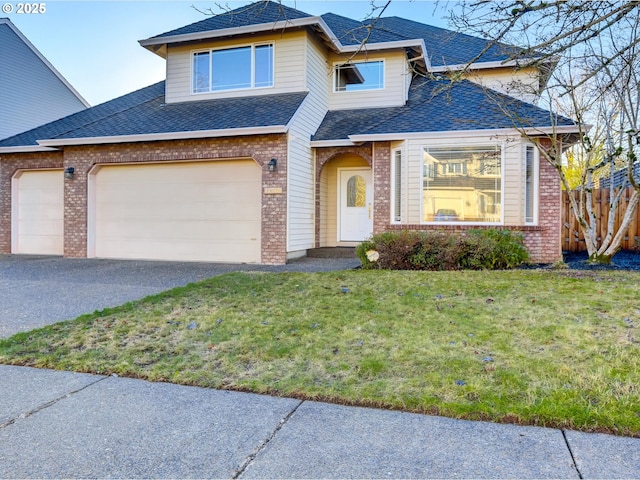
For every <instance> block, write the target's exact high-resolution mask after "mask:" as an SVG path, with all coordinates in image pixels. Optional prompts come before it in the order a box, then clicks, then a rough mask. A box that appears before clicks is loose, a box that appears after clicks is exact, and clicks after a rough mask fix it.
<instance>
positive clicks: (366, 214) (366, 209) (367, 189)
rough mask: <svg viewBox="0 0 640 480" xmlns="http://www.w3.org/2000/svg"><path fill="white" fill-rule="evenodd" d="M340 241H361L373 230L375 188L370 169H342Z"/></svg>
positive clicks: (340, 184)
mask: <svg viewBox="0 0 640 480" xmlns="http://www.w3.org/2000/svg"><path fill="white" fill-rule="evenodd" d="M339 172H340V175H339V178H340V183H339V187H340V188H339V189H338V190H339V192H340V194H339V197H340V198H339V207H338V210H339V212H338V214H339V217H340V232H339V233H338V241H340V242H361V241H363V240H365V239H367V238H368V237H370V236H371V233H372V232H373V188H372V184H371V170H370V169H358V170H355V169H353V170H352V169H344V170H340V171H339Z"/></svg>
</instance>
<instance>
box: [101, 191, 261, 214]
mask: <svg viewBox="0 0 640 480" xmlns="http://www.w3.org/2000/svg"><path fill="white" fill-rule="evenodd" d="M256 188H259V187H256ZM156 203H157V202H142V203H137V204H132V205H127V204H122V203H118V204H113V203H111V204H109V205H105V204H99V205H98V208H99V209H100V208H101V209H102V210H103V211H104V212H105V214H104V216H103V217H102V218H103V219H104V220H113V221H120V220H125V219H126V220H131V219H139V220H142V219H144V220H159V221H163V222H164V221H165V220H166V219H171V218H180V219H181V220H189V221H198V220H205V221H223V220H228V219H229V218H228V217H229V212H230V211H232V210H233V209H235V210H234V211H233V220H234V221H241V220H248V221H259V220H260V216H259V212H256V209H255V208H248V207H247V206H246V205H245V206H240V207H241V208H239V206H237V205H236V204H234V203H233V202H229V201H225V202H204V201H195V202H193V203H191V204H189V203H187V202H183V203H180V204H175V203H171V204H169V205H165V206H164V208H163V209H162V210H159V209H157V208H156Z"/></svg>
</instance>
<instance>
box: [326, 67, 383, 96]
mask: <svg viewBox="0 0 640 480" xmlns="http://www.w3.org/2000/svg"><path fill="white" fill-rule="evenodd" d="M376 62H380V63H382V86H381V87H377V88H367V89H363V90H352V91H348V90H346V89H345V90H338V89H337V88H336V76H337V75H338V67H344V66H345V65H349V64H351V65H357V64H358V63H376ZM386 79H387V64H386V61H385V59H384V58H368V59H366V60H346V61H344V62H334V63H333V75H332V76H331V83H332V86H331V90H332V91H333V93H338V94H343V93H346V94H355V93H363V92H378V91H381V90H384V89H385V88H386V86H387V85H386V83H387V82H386Z"/></svg>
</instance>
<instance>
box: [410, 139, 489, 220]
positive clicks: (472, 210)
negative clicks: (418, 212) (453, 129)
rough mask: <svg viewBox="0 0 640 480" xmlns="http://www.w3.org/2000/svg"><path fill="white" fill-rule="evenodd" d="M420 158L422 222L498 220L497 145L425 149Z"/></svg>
mask: <svg viewBox="0 0 640 480" xmlns="http://www.w3.org/2000/svg"><path fill="white" fill-rule="evenodd" d="M422 155H423V170H422V171H423V176H422V221H423V222H469V223H499V222H500V221H501V215H502V150H501V148H500V147H499V146H492V147H445V148H443V147H434V148H432V147H425V148H424V149H423V153H422Z"/></svg>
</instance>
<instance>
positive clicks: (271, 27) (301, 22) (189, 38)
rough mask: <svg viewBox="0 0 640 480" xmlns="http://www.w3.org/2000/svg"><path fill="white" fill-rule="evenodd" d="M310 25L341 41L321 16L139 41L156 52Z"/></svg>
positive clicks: (333, 39) (336, 40)
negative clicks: (174, 45) (162, 48)
mask: <svg viewBox="0 0 640 480" xmlns="http://www.w3.org/2000/svg"><path fill="white" fill-rule="evenodd" d="M308 26H318V27H319V28H320V29H321V30H323V31H325V34H327V36H328V37H329V38H330V39H331V41H332V42H337V43H338V44H339V43H340V42H339V41H338V39H337V38H336V36H335V35H334V34H333V32H331V29H330V28H329V26H328V25H327V24H326V23H325V21H324V20H323V19H322V18H321V17H304V18H294V19H292V20H279V21H277V22H268V23H257V24H254V25H246V26H244V27H233V28H221V29H218V30H206V31H203V32H194V33H185V34H182V35H171V36H167V37H151V38H147V39H144V40H139V41H138V43H139V44H140V45H142V46H143V47H145V48H147V49H149V50H151V51H153V52H154V53H155V50H154V48H153V47H159V46H162V45H168V44H171V43H182V42H194V41H199V40H209V39H215V38H220V37H228V36H234V35H244V34H251V33H260V32H272V31H276V30H284V29H287V28H300V27H308ZM156 49H157V48H156Z"/></svg>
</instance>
